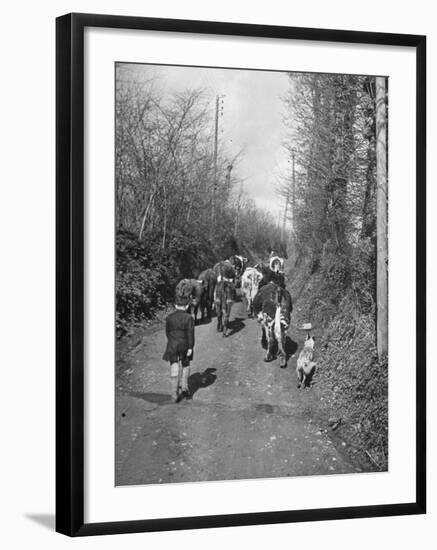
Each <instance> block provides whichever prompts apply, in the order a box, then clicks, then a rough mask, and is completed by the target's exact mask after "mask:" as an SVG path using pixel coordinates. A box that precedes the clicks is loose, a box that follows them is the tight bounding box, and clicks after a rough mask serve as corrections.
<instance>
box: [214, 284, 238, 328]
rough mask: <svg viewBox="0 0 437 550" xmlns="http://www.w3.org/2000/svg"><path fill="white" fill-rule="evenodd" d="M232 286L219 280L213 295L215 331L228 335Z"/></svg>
mask: <svg viewBox="0 0 437 550" xmlns="http://www.w3.org/2000/svg"><path fill="white" fill-rule="evenodd" d="M234 293H235V289H234V285H233V283H232V282H230V281H228V280H225V279H221V280H220V281H218V282H217V284H216V287H215V293H214V301H215V310H216V313H217V331H218V332H223V337H226V336H227V335H228V327H229V317H230V315H231V308H232V303H233V301H234Z"/></svg>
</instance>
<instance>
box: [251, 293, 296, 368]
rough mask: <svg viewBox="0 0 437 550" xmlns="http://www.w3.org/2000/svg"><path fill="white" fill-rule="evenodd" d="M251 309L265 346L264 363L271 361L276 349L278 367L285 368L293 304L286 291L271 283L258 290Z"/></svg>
mask: <svg viewBox="0 0 437 550" xmlns="http://www.w3.org/2000/svg"><path fill="white" fill-rule="evenodd" d="M253 308H254V312H255V314H256V316H257V317H258V320H259V321H260V323H261V327H262V339H263V341H265V342H266V344H267V349H266V355H265V357H264V361H266V362H267V361H272V360H273V358H274V356H275V348H276V347H277V351H278V355H279V366H280V367H281V368H285V367H286V366H287V355H286V352H285V337H286V331H287V329H288V327H289V325H290V317H291V312H292V310H293V304H292V301H291V296H290V293H289V292H288V290H286V289H285V288H283V287H282V286H280V285H277V284H275V283H273V282H270V283H267V284H266V285H264V286H263V287H261V288H260V289H259V290H258V293H257V295H256V296H255V299H254V301H253Z"/></svg>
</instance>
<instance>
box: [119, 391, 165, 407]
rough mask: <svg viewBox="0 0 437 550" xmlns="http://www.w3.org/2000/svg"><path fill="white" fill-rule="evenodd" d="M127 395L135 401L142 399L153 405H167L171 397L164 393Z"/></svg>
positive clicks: (134, 393)
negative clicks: (135, 399)
mask: <svg viewBox="0 0 437 550" xmlns="http://www.w3.org/2000/svg"><path fill="white" fill-rule="evenodd" d="M128 395H130V396H131V397H136V398H137V399H144V401H148V402H149V403H155V404H156V405H168V404H169V403H172V402H173V401H172V398H171V395H169V394H165V393H154V392H148V393H139V392H130V393H129V394H128Z"/></svg>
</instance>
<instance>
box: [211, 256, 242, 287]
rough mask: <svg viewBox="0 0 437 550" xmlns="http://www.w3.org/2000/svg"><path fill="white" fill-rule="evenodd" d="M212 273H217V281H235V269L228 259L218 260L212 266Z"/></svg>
mask: <svg viewBox="0 0 437 550" xmlns="http://www.w3.org/2000/svg"><path fill="white" fill-rule="evenodd" d="M213 271H214V273H215V274H216V275H217V282H219V281H220V280H222V279H223V280H228V281H232V282H233V281H235V276H236V273H235V269H234V266H233V265H232V264H231V262H230V261H229V260H223V261H221V262H218V263H216V264H215V266H214V267H213Z"/></svg>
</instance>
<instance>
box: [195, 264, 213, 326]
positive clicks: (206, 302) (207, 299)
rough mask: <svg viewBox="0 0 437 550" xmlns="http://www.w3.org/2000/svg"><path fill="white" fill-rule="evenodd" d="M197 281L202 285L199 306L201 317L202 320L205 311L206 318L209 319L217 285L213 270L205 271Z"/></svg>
mask: <svg viewBox="0 0 437 550" xmlns="http://www.w3.org/2000/svg"><path fill="white" fill-rule="evenodd" d="M198 281H199V282H201V283H202V285H203V293H202V301H201V304H200V311H201V316H202V319H203V316H204V313H205V311H206V316H207V317H208V318H209V319H211V313H212V306H213V304H214V289H215V285H216V284H217V275H216V274H215V273H214V270H213V269H205V271H202V273H201V274H200V275H199V277H198Z"/></svg>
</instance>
